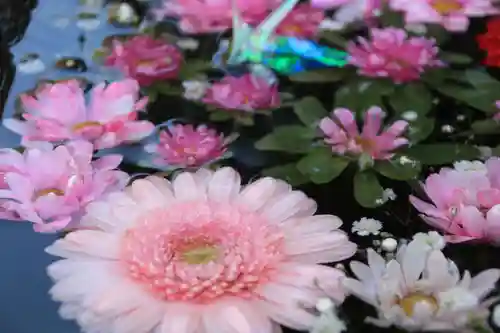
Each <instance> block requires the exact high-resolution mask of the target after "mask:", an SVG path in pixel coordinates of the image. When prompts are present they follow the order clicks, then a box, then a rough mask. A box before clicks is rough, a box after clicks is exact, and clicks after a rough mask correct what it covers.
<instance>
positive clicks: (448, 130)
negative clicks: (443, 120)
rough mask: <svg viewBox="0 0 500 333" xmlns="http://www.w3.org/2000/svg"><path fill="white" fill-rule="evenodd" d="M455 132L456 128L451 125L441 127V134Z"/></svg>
mask: <svg viewBox="0 0 500 333" xmlns="http://www.w3.org/2000/svg"><path fill="white" fill-rule="evenodd" d="M454 131H455V128H453V126H451V125H443V126H441V132H443V133H453V132H454Z"/></svg>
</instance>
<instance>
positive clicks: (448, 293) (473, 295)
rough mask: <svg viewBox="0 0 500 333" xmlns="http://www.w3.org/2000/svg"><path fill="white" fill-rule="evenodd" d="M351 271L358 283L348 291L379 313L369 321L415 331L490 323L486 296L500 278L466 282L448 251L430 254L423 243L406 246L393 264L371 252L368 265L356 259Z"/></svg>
mask: <svg viewBox="0 0 500 333" xmlns="http://www.w3.org/2000/svg"><path fill="white" fill-rule="evenodd" d="M351 269H352V271H353V273H354V274H355V275H356V277H357V278H358V279H352V278H348V279H346V280H345V281H344V283H345V286H346V288H347V289H348V290H349V291H350V292H351V293H352V294H353V295H354V296H356V297H358V298H359V299H361V300H363V301H364V302H366V303H368V304H371V305H373V306H374V307H375V308H376V309H377V312H378V318H376V319H375V318H367V321H368V322H370V323H372V324H374V325H377V326H381V327H389V326H391V325H395V326H398V327H401V328H404V329H406V330H410V331H431V330H432V331H443V330H449V331H454V330H456V329H461V328H464V327H465V326H467V325H468V324H469V323H470V321H471V320H481V319H484V316H485V313H486V314H487V310H486V306H485V303H483V298H484V297H485V296H487V295H488V294H489V293H490V291H491V290H492V289H493V288H494V286H495V283H496V281H497V280H498V279H499V277H500V270H498V269H489V270H486V271H483V272H481V273H480V274H478V275H477V276H475V277H474V278H471V276H470V273H469V272H468V271H466V272H465V273H464V274H463V277H462V278H460V274H459V272H458V269H457V267H456V265H455V264H454V263H453V262H452V261H449V260H448V259H446V258H445V256H444V255H443V253H442V252H440V251H436V250H433V251H431V252H429V251H427V249H425V248H423V247H422V246H421V243H419V242H410V244H409V245H408V246H403V247H401V248H400V250H399V251H398V253H397V255H396V259H393V260H390V261H388V262H386V261H385V260H384V258H382V257H381V256H380V255H378V254H377V253H376V252H375V251H374V250H373V249H369V250H368V265H365V264H363V263H360V262H357V261H353V262H351Z"/></svg>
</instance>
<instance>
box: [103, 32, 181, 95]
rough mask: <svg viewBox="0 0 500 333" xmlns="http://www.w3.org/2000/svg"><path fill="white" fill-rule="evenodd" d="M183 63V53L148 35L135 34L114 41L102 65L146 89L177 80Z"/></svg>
mask: <svg viewBox="0 0 500 333" xmlns="http://www.w3.org/2000/svg"><path fill="white" fill-rule="evenodd" d="M182 61H183V56H182V53H181V52H180V51H179V49H178V48H177V47H176V46H174V45H171V44H168V43H167V42H165V41H163V40H159V39H154V38H152V37H151V36H149V35H138V36H135V37H133V38H131V39H128V40H126V41H125V42H120V41H118V40H114V41H113V44H112V49H111V53H110V54H109V55H108V56H107V57H106V59H105V60H104V64H105V65H106V66H112V67H115V68H117V69H119V70H120V71H121V72H122V73H123V74H124V75H125V76H127V77H129V78H132V79H134V80H137V82H139V84H140V85H141V86H148V85H151V84H152V83H154V82H156V81H159V80H168V79H173V78H176V77H177V75H178V73H179V70H180V68H181V64H182Z"/></svg>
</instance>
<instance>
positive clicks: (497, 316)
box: [491, 304, 500, 327]
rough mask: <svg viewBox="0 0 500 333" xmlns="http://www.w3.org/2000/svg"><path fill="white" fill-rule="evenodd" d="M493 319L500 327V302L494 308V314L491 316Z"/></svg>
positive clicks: (494, 323)
mask: <svg viewBox="0 0 500 333" xmlns="http://www.w3.org/2000/svg"><path fill="white" fill-rule="evenodd" d="M491 321H492V322H493V325H495V326H496V327H500V304H497V305H495V307H494V308H493V315H492V316H491Z"/></svg>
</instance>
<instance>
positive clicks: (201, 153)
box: [145, 124, 228, 167]
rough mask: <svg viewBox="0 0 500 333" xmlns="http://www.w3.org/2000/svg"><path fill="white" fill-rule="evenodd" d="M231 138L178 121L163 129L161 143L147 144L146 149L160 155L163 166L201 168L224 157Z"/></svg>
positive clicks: (202, 127)
mask: <svg viewBox="0 0 500 333" xmlns="http://www.w3.org/2000/svg"><path fill="white" fill-rule="evenodd" d="M227 144H228V140H227V139H225V138H224V135H223V134H218V133H217V132H216V131H215V130H212V129H209V128H208V127H207V126H205V125H200V126H198V127H196V128H195V127H194V126H193V125H182V124H177V125H174V126H172V127H171V128H169V129H168V130H165V131H161V132H160V135H159V142H158V143H155V144H151V145H147V146H146V147H145V148H146V151H148V152H150V153H153V154H155V155H156V156H157V157H156V158H155V159H154V163H155V164H157V165H158V166H162V167H169V166H174V167H199V166H202V165H204V164H207V163H210V162H213V161H215V160H217V159H220V158H222V157H223V156H224V154H225V153H226V151H227V148H226V146H227Z"/></svg>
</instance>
